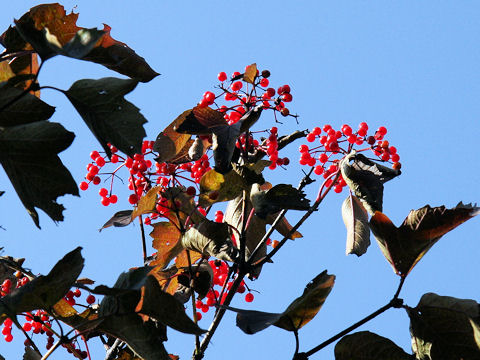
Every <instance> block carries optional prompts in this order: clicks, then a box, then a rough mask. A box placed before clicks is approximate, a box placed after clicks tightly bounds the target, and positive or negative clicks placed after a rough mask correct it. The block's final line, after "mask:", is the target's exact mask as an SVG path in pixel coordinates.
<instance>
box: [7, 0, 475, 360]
mask: <svg viewBox="0 0 480 360" xmlns="http://www.w3.org/2000/svg"><path fill="white" fill-rule="evenodd" d="M39 3H40V2H36V1H15V2H14V1H10V2H9V3H8V5H5V6H4V7H3V11H2V12H1V13H0V24H1V25H2V27H3V28H4V29H6V28H7V27H8V26H9V25H10V24H11V23H12V20H13V18H19V17H20V16H21V15H22V14H23V13H24V12H26V11H27V10H28V9H29V8H30V7H31V6H34V5H37V4H39ZM62 4H63V5H64V6H65V8H66V9H67V10H70V9H72V8H74V7H75V6H76V8H75V11H76V12H79V13H80V17H79V21H78V24H79V25H80V26H84V27H95V26H97V27H100V28H101V27H102V25H101V24H102V23H107V24H108V25H110V26H111V27H112V33H111V34H112V36H113V37H114V38H116V39H118V40H120V41H122V42H125V43H127V44H128V45H129V46H130V47H131V48H133V49H134V50H136V51H137V53H139V54H140V55H141V56H143V57H145V59H146V60H147V61H148V62H149V64H150V65H151V66H152V67H153V68H154V69H155V70H156V71H158V72H159V73H161V74H162V75H161V76H159V77H157V78H156V79H154V80H153V81H151V82H150V83H147V84H140V85H139V86H138V87H137V89H136V90H135V91H134V92H133V93H131V94H130V95H128V96H127V98H128V99H129V100H130V101H132V102H133V103H134V104H135V105H136V106H138V107H139V108H140V109H141V111H142V113H143V114H144V116H145V117H146V118H147V119H148V120H149V123H148V124H147V125H146V130H147V137H148V138H149V139H151V140H154V139H155V137H156V135H157V134H158V132H160V131H161V130H162V129H163V128H164V127H165V126H166V125H168V124H169V123H170V122H171V121H172V120H173V119H174V118H175V117H176V116H177V115H178V114H180V113H181V112H182V111H183V110H185V109H187V108H191V107H192V106H193V105H194V104H196V103H197V102H198V101H199V100H200V98H201V96H202V94H203V92H205V91H207V90H212V89H213V86H214V85H215V84H216V74H217V73H218V72H219V71H226V72H227V74H231V73H232V72H233V71H237V70H238V71H242V69H243V68H244V66H245V65H248V64H251V63H253V62H256V63H257V65H258V67H259V68H260V69H269V70H270V71H271V73H272V76H271V78H270V80H271V83H272V84H275V85H283V84H289V85H290V86H291V88H292V95H293V99H294V100H293V102H292V103H291V106H290V109H291V110H292V111H294V112H296V113H298V114H299V115H300V118H299V124H298V125H297V124H296V123H295V121H293V120H287V121H285V122H284V123H283V124H282V125H279V132H280V133H289V132H291V131H293V130H296V129H302V130H303V129H311V128H313V127H314V126H322V125H324V124H327V123H328V124H331V125H332V126H334V127H336V128H339V127H340V126H341V125H342V124H344V123H347V124H350V125H352V126H357V125H358V123H360V122H362V121H366V122H368V123H369V124H370V125H371V127H372V128H377V127H378V126H382V125H383V126H386V127H387V128H388V131H389V132H388V139H389V140H390V143H391V144H393V145H395V146H396V147H397V148H398V150H399V153H400V155H401V162H402V164H403V168H402V171H403V174H402V175H401V176H400V177H399V178H397V179H395V180H393V181H391V182H389V183H387V184H386V186H385V195H384V212H385V213H386V214H387V215H388V216H389V217H390V218H391V219H392V220H393V221H394V222H395V223H396V224H397V225H399V224H400V223H401V222H402V221H403V219H404V218H405V217H406V215H407V214H408V212H409V211H410V210H411V209H417V208H420V207H422V206H424V205H425V204H430V205H431V206H440V205H446V206H447V207H454V206H455V205H456V204H457V203H458V202H459V201H464V202H467V203H468V202H476V201H478V200H479V191H478V184H479V183H480V171H479V166H478V165H479V159H478V151H477V150H476V149H477V148H476V146H477V143H478V139H479V137H480V123H479V117H480V101H479V98H480V96H479V95H480V47H479V46H478V36H479V31H480V25H479V22H478V16H477V15H478V12H479V10H480V5H479V4H478V2H474V1H464V2H453V1H435V2H433V1H425V2H401V1H368V2H366V1H344V2H319V1H302V2H288V3H287V2H285V3H282V2H274V1H263V2H261V3H258V4H255V5H254V4H253V3H247V2H245V1H238V2H235V3H234V2H226V1H205V2H196V1H185V2H163V1H162V2H153V1H141V2H118V1H117V2H113V1H101V2H100V1H97V2H87V1H84V2H78V1H77V2H74V1H65V2H63V3H62ZM105 76H118V77H121V75H118V74H116V73H113V72H111V71H109V70H107V69H105V68H103V67H102V66H100V65H97V64H91V63H87V62H82V61H75V60H73V59H65V58H60V57H57V58H54V59H51V60H49V61H48V62H47V63H46V64H45V66H44V69H43V70H42V74H41V75H40V82H41V84H42V85H52V86H57V87H60V88H64V89H67V88H68V87H70V85H71V84H72V83H73V82H74V81H75V80H77V79H81V78H100V77H105ZM42 98H43V99H44V100H45V101H47V102H48V103H50V104H51V105H54V106H56V107H57V109H56V113H55V115H54V117H53V118H52V121H57V122H60V123H62V124H63V125H64V126H65V127H66V128H67V129H68V130H71V131H74V132H75V133H76V135H77V136H76V139H75V141H74V143H73V145H72V146H71V147H70V148H69V149H67V150H66V151H65V152H63V153H62V155H61V157H62V159H63V161H64V162H65V163H66V164H68V167H69V168H70V170H71V172H72V174H73V176H74V178H75V180H76V181H77V182H80V181H82V178H83V176H84V175H85V165H86V164H87V162H88V161H89V153H90V151H91V150H94V149H96V150H100V146H99V145H98V144H97V143H96V141H95V139H94V138H93V136H92V135H91V134H90V133H89V132H88V129H87V127H86V126H85V124H84V123H83V121H82V120H81V118H80V117H79V115H78V114H76V113H75V111H74V110H73V108H72V106H71V105H70V104H69V103H68V101H67V100H66V99H65V98H64V97H63V96H62V95H60V94H57V93H54V92H52V91H48V90H45V91H44V92H43V94H42ZM261 122H262V123H261V124H260V123H259V124H258V128H259V129H264V128H269V127H271V126H273V125H274V119H273V117H272V116H270V115H269V116H265V117H262V119H261ZM299 144H300V143H298V145H299ZM298 145H292V146H291V149H290V150H287V152H286V153H285V154H286V155H288V156H289V157H290V158H291V160H292V165H290V166H289V167H288V168H287V170H286V171H283V170H281V169H279V170H276V171H273V172H269V173H268V174H267V175H266V177H267V180H269V181H271V182H272V183H279V182H290V183H293V184H296V183H297V182H298V181H299V179H300V178H301V176H302V174H301V171H300V166H299V165H297V164H298V161H297V160H298V151H297V149H298ZM317 186H318V184H314V185H311V187H310V189H309V190H308V194H309V195H310V196H312V197H313V196H314V194H315V193H316V190H317ZM0 189H1V190H6V194H5V195H4V196H3V197H2V198H1V199H0V206H1V209H2V210H1V212H0V213H1V215H2V216H1V218H0V224H1V225H2V226H3V227H4V228H6V231H0V246H2V247H4V253H5V254H8V255H12V256H15V257H25V258H26V259H27V261H26V265H27V266H29V267H31V268H32V270H33V271H34V272H38V273H46V272H47V271H48V270H49V269H50V268H51V267H52V265H53V264H54V263H55V262H56V261H57V260H58V259H59V258H61V257H62V256H63V255H64V254H65V253H66V252H68V251H70V250H72V249H73V248H75V247H76V246H79V245H80V246H83V248H84V250H83V254H84V256H85V258H86V266H85V269H84V272H83V273H82V275H84V276H86V277H90V278H92V279H95V280H97V284H100V283H104V284H107V285H112V284H113V283H114V281H115V279H116V277H117V276H118V274H119V273H120V272H122V271H125V270H127V269H128V268H130V267H133V266H139V265H141V263H142V252H141V246H140V240H139V228H138V226H130V227H128V228H123V229H108V230H105V231H103V232H102V233H99V232H98V228H99V227H100V226H101V225H102V224H103V223H104V222H105V220H107V219H108V218H109V217H110V216H111V214H112V213H113V212H115V211H118V210H122V209H126V208H128V204H127V201H126V195H125V196H123V197H121V196H120V200H119V202H118V203H117V205H116V206H115V207H114V206H110V207H107V208H105V207H103V206H101V205H100V203H99V197H98V195H97V193H96V191H87V192H82V193H81V198H75V197H65V198H63V199H62V201H61V202H62V203H64V204H65V207H66V208H67V210H66V212H65V217H66V220H65V221H64V222H63V223H60V224H59V225H58V226H57V225H55V224H54V223H53V222H51V221H50V219H48V218H47V217H46V216H45V215H44V214H43V213H42V214H41V219H40V221H41V225H42V230H38V229H36V228H35V226H34V224H33V222H32V221H31V220H30V218H29V216H28V214H27V213H26V212H25V211H24V209H23V207H22V205H21V203H20V201H19V200H18V198H17V197H16V194H15V193H14V191H13V189H12V187H11V185H10V184H9V182H8V179H7V178H6V176H5V175H4V173H2V174H0ZM345 196H346V193H345V192H344V193H342V194H340V195H337V194H331V195H329V197H328V199H327V200H326V201H325V202H324V204H323V205H322V206H321V207H320V209H319V211H318V212H317V213H316V214H315V215H314V216H312V217H311V218H310V220H309V221H308V222H307V224H306V225H305V226H304V227H303V228H302V229H301V232H302V233H303V235H304V238H302V239H297V240H296V241H295V242H289V243H288V244H287V245H286V247H285V249H284V250H282V251H280V252H279V254H278V256H276V257H275V258H274V261H275V262H274V264H271V265H267V266H265V268H264V270H263V272H262V276H261V277H260V279H259V280H258V281H256V282H253V283H251V284H249V286H250V287H251V288H252V289H255V290H257V291H259V293H256V294H255V295H256V298H255V301H254V302H253V303H251V304H246V303H245V302H244V301H243V300H241V299H238V300H237V301H236V302H234V306H237V307H244V308H250V309H256V310H264V311H270V312H281V311H283V309H284V308H285V307H286V306H287V305H288V304H289V303H290V302H291V301H292V300H293V299H294V298H295V297H297V296H299V295H300V294H301V293H302V292H303V288H304V286H305V285H306V284H307V283H308V281H310V280H311V279H312V278H313V277H315V276H316V275H317V274H318V273H320V272H321V271H323V270H324V269H328V271H329V273H331V274H335V275H336V276H337V280H336V285H335V287H334V289H333V291H332V293H331V295H330V296H329V298H328V299H327V301H326V303H325V305H324V307H323V308H322V310H321V311H320V313H319V314H318V315H317V317H316V318H315V319H314V320H313V321H312V322H311V323H309V324H308V325H306V326H305V327H304V328H303V329H302V330H301V331H300V348H301V350H303V351H306V350H309V349H310V348H312V347H313V346H315V345H317V344H319V343H320V342H322V341H323V340H325V339H327V338H328V337H330V336H331V335H333V334H335V333H336V332H338V331H339V330H342V329H343V328H345V327H347V326H348V325H350V324H352V323H353V322H355V321H357V320H359V319H360V318H362V317H364V316H365V315H367V314H369V313H371V312H372V311H374V310H376V309H377V308H379V307H380V306H382V305H384V304H385V303H387V302H388V300H389V299H390V298H391V296H392V295H393V293H394V291H395V289H396V286H397V282H398V280H397V277H396V276H395V275H394V274H393V272H392V270H391V268H390V266H389V265H388V263H387V262H386V261H385V259H384V258H383V256H382V255H381V253H380V251H379V249H378V246H377V245H376V244H375V243H372V246H371V247H370V248H369V251H368V252H367V254H366V255H364V256H362V257H360V258H357V257H356V256H352V255H351V256H348V257H346V256H345V229H344V226H343V222H342V219H341V216H340V206H341V203H342V201H343V199H344V197H345ZM287 217H288V218H289V220H291V222H293V221H294V220H295V219H297V218H298V214H296V213H294V212H292V213H289V216H287ZM478 229H479V225H478V219H473V220H471V221H469V222H467V223H466V224H464V225H462V226H461V227H459V228H458V229H455V230H454V231H453V232H452V233H449V234H447V235H446V236H445V237H444V238H443V239H442V240H440V241H439V243H437V244H436V245H435V246H434V247H433V248H432V249H431V250H430V252H429V253H428V254H427V255H426V256H425V258H424V259H422V260H421V261H420V263H419V264H418V265H417V266H416V268H415V269H414V270H413V271H412V273H411V274H410V275H409V277H408V279H407V281H406V284H405V286H404V290H403V292H402V297H403V298H404V300H405V302H406V303H407V304H408V305H411V306H414V305H416V304H417V302H418V300H419V298H420V296H421V295H422V294H423V293H426V292H436V293H438V294H440V295H450V296H456V297H460V298H471V299H476V300H479V299H480V294H479V287H478V279H477V276H476V275H477V273H478V270H477V263H478V245H477V242H478V240H479V235H478V234H479V231H478ZM372 240H373V239H372ZM209 319H210V316H208V315H207V316H205V318H204V320H202V321H201V326H203V327H208V320H209ZM361 330H370V331H374V332H377V333H379V334H380V335H383V336H387V337H389V338H391V339H392V340H394V341H395V342H396V343H397V344H398V345H400V346H402V347H403V348H404V349H405V350H406V351H407V352H410V337H409V330H408V318H407V316H406V314H405V313H404V312H403V311H401V310H390V311H389V312H387V313H385V314H384V315H382V316H380V317H378V318H376V319H375V320H373V321H371V322H369V323H368V324H367V325H365V326H363V327H362V328H361ZM14 335H15V336H16V340H14V342H13V343H11V344H6V343H4V342H3V341H2V342H0V344H1V345H0V354H2V355H3V356H4V357H5V358H6V359H19V358H21V353H22V344H23V340H21V341H20V338H21V334H20V333H18V332H16V333H15V334H14ZM193 340H194V339H193V337H192V336H186V335H182V334H179V333H176V332H175V331H173V330H172V331H170V332H169V341H168V342H167V343H166V348H167V350H168V351H169V352H171V353H174V354H178V355H180V357H181V359H187V358H189V357H190V354H191V350H192V348H193ZM293 351H294V338H293V335H292V334H290V333H287V332H285V331H283V330H281V329H278V328H275V327H271V328H268V329H267V330H265V331H263V332H261V333H259V334H257V335H254V336H249V335H245V334H243V333H242V332H241V331H240V330H239V329H238V328H236V327H235V317H234V315H233V314H229V315H228V316H226V318H225V320H224V322H223V323H222V325H221V328H220V329H219V331H218V333H217V334H216V335H215V337H214V339H213V342H212V343H211V345H210V347H209V349H208V350H207V353H206V359H223V358H226V357H228V358H230V359H246V358H247V359H248V358H250V359H256V358H279V359H289V358H291V355H292V354H293ZM92 352H93V353H94V354H95V355H94V357H93V358H94V359H103V356H104V353H103V349H102V347H101V346H99V345H97V346H94V345H92ZM64 356H65V354H64V353H63V352H62V351H59V352H58V354H56V355H55V356H53V357H52V358H54V359H63V358H64ZM331 358H333V346H329V347H327V348H326V349H324V350H323V351H321V352H319V353H317V354H315V355H314V356H312V357H311V359H331Z"/></svg>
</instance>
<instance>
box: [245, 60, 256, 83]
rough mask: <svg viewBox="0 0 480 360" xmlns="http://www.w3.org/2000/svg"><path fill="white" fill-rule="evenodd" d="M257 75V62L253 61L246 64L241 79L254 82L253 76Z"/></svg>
mask: <svg viewBox="0 0 480 360" xmlns="http://www.w3.org/2000/svg"><path fill="white" fill-rule="evenodd" d="M256 77H257V64H255V63H253V64H252V65H248V66H247V68H246V69H245V73H244V74H243V81H245V82H247V83H250V84H255V78H256Z"/></svg>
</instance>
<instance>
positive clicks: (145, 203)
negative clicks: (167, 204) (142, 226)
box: [132, 186, 161, 221]
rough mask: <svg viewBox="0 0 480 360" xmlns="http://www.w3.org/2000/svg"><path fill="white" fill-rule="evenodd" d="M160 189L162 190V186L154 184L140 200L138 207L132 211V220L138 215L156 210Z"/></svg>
mask: <svg viewBox="0 0 480 360" xmlns="http://www.w3.org/2000/svg"><path fill="white" fill-rule="evenodd" d="M159 191H161V187H160V186H154V187H152V188H151V189H150V190H148V192H147V193H146V194H145V195H143V196H142V197H141V198H140V199H139V200H138V203H137V207H136V208H135V210H133V212H132V221H133V220H134V219H135V218H136V217H137V216H140V215H143V214H148V213H152V212H154V211H155V204H156V203H157V199H158V193H159Z"/></svg>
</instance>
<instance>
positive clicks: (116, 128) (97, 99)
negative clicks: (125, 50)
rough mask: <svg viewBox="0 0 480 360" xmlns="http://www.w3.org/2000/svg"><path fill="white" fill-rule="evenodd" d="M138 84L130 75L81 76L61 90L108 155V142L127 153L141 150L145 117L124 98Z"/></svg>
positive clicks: (130, 153)
mask: <svg viewBox="0 0 480 360" xmlns="http://www.w3.org/2000/svg"><path fill="white" fill-rule="evenodd" d="M137 84H138V81H137V80H131V79H125V80H124V79H117V78H103V79H98V80H92V79H83V80H78V81H76V82H75V83H74V84H73V85H72V86H71V87H70V89H68V90H67V91H65V92H64V93H65V95H66V96H67V98H68V99H69V100H70V102H71V103H72V104H73V106H74V107H75V109H76V110H77V111H78V113H79V114H80V115H81V116H82V118H83V120H84V121H85V123H86V124H87V126H88V128H89V129H90V130H91V131H92V133H93V134H94V135H95V137H96V138H97V140H98V141H99V142H100V144H101V145H102V147H103V149H104V150H105V152H106V153H107V155H108V156H111V152H110V148H109V146H108V145H107V143H111V144H113V145H115V146H116V147H117V148H118V149H119V150H121V151H123V152H124V153H125V154H127V155H130V156H133V154H135V153H140V152H141V150H142V140H143V138H144V137H145V130H144V129H143V124H145V123H146V122H147V120H146V119H145V118H144V117H143V115H142V114H141V113H140V111H139V109H138V108H137V107H136V106H135V105H133V104H132V103H130V102H128V101H127V100H125V98H124V96H125V95H126V94H128V93H129V92H130V91H132V90H133V89H135V87H136V86H137Z"/></svg>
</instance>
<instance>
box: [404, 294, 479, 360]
mask: <svg viewBox="0 0 480 360" xmlns="http://www.w3.org/2000/svg"><path fill="white" fill-rule="evenodd" d="M479 307H480V305H479V304H478V303H476V302H475V301H473V300H464V299H456V298H452V297H449V296H439V295H436V294H433V293H428V294H425V295H423V296H422V298H421V299H420V302H419V303H418V305H417V307H416V308H409V309H408V310H407V312H408V315H409V317H410V332H411V335H412V348H413V351H414V352H415V353H416V356H417V359H419V360H430V359H435V360H454V359H455V360H456V359H480V316H479V315H480V313H479Z"/></svg>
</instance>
